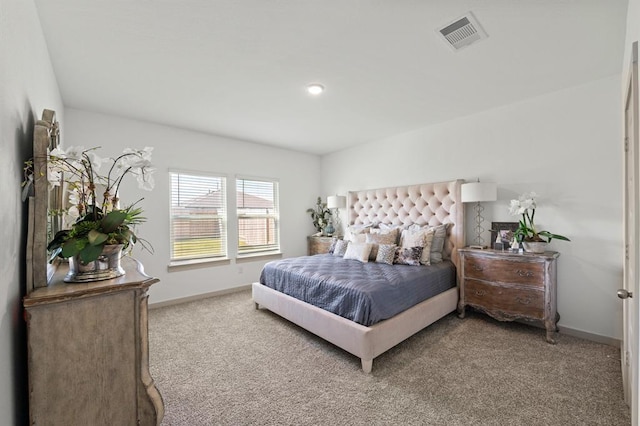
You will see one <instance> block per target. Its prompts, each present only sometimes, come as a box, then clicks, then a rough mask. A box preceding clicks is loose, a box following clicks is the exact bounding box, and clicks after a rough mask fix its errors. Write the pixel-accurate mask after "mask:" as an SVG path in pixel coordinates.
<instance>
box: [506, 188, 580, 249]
mask: <svg viewBox="0 0 640 426" xmlns="http://www.w3.org/2000/svg"><path fill="white" fill-rule="evenodd" d="M537 196H538V194H536V193H535V192H529V193H525V194H522V195H521V196H520V197H518V199H517V200H511V204H510V205H509V213H511V214H512V215H514V216H522V219H520V221H519V224H518V229H517V230H516V231H515V233H514V237H515V238H516V240H517V241H519V242H522V241H528V242H531V241H537V242H547V243H548V242H551V240H552V239H554V238H555V239H557V240H563V241H571V240H569V239H568V238H567V237H565V236H563V235H559V234H552V233H551V232H549V231H538V230H537V229H536V226H535V224H534V222H533V219H534V217H535V215H536V197H537Z"/></svg>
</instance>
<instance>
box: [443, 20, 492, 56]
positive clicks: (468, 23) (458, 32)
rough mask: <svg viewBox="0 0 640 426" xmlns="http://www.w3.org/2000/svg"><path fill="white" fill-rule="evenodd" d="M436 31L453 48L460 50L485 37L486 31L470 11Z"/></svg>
mask: <svg viewBox="0 0 640 426" xmlns="http://www.w3.org/2000/svg"><path fill="white" fill-rule="evenodd" d="M438 33H439V34H440V35H441V36H442V37H443V38H444V40H445V42H446V43H447V45H448V46H449V47H451V48H452V49H453V50H460V49H462V48H463V47H467V46H469V45H470V44H472V43H475V42H476V41H479V40H482V39H484V38H487V33H486V32H485V31H484V30H483V29H482V27H481V26H480V24H479V23H478V21H477V20H476V18H475V17H474V16H473V13H471V12H469V13H467V14H466V15H464V16H462V17H460V18H458V19H456V20H455V21H453V22H452V23H450V24H448V25H447V26H445V27H444V28H440V29H438Z"/></svg>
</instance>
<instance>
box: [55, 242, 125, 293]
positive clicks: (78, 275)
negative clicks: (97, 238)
mask: <svg viewBox="0 0 640 426" xmlns="http://www.w3.org/2000/svg"><path fill="white" fill-rule="evenodd" d="M123 248H124V245H122V244H114V245H106V246H104V248H103V249H102V253H101V254H100V256H98V258H97V259H96V260H94V261H93V262H89V263H83V262H82V261H81V260H80V258H79V257H78V256H77V255H76V256H73V257H70V258H69V272H68V273H67V276H66V277H64V281H65V282H67V283H85V282H89V281H101V280H110V279H112V278H117V277H120V276H122V275H124V269H123V268H122V266H121V265H120V259H121V258H122V249H123Z"/></svg>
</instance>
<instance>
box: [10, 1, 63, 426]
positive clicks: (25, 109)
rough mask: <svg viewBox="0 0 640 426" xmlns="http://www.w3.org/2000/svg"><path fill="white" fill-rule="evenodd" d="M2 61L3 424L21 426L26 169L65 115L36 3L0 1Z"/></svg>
mask: <svg viewBox="0 0 640 426" xmlns="http://www.w3.org/2000/svg"><path fill="white" fill-rule="evenodd" d="M0 58H2V59H0V102H1V105H2V106H1V107H0V144H1V147H2V155H0V173H1V176H2V177H1V178H0V197H1V199H2V202H1V203H0V205H1V207H0V224H2V226H0V241H2V244H0V259H1V262H0V277H2V278H1V279H0V418H1V419H2V420H1V421H0V422H1V423H3V424H16V425H18V424H27V422H28V413H27V401H28V394H27V374H26V361H27V358H26V334H25V323H24V320H23V317H22V296H24V294H25V289H26V280H25V266H24V265H25V250H26V247H25V244H26V206H25V204H23V203H22V200H21V199H20V183H21V181H22V165H23V162H24V161H25V160H27V159H28V158H30V157H31V156H32V155H33V149H32V140H33V125H34V123H35V120H36V119H37V117H40V116H41V114H42V110H43V109H45V108H48V109H53V110H56V111H57V112H58V113H59V114H60V117H61V115H62V112H63V111H62V100H61V98H60V92H59V90H58V85H57V83H56V79H55V76H54V74H53V71H52V67H51V62H50V60H49V53H48V51H47V46H46V44H45V41H44V37H43V35H42V30H41V28H40V21H39V18H38V14H37V11H36V8H35V5H34V3H33V0H0Z"/></svg>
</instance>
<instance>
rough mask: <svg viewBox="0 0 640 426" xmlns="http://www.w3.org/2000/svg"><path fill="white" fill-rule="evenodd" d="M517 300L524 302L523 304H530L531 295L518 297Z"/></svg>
mask: <svg viewBox="0 0 640 426" xmlns="http://www.w3.org/2000/svg"><path fill="white" fill-rule="evenodd" d="M516 302H518V303H520V304H522V305H529V304H531V298H529V297H520V296H518V297H516Z"/></svg>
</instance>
